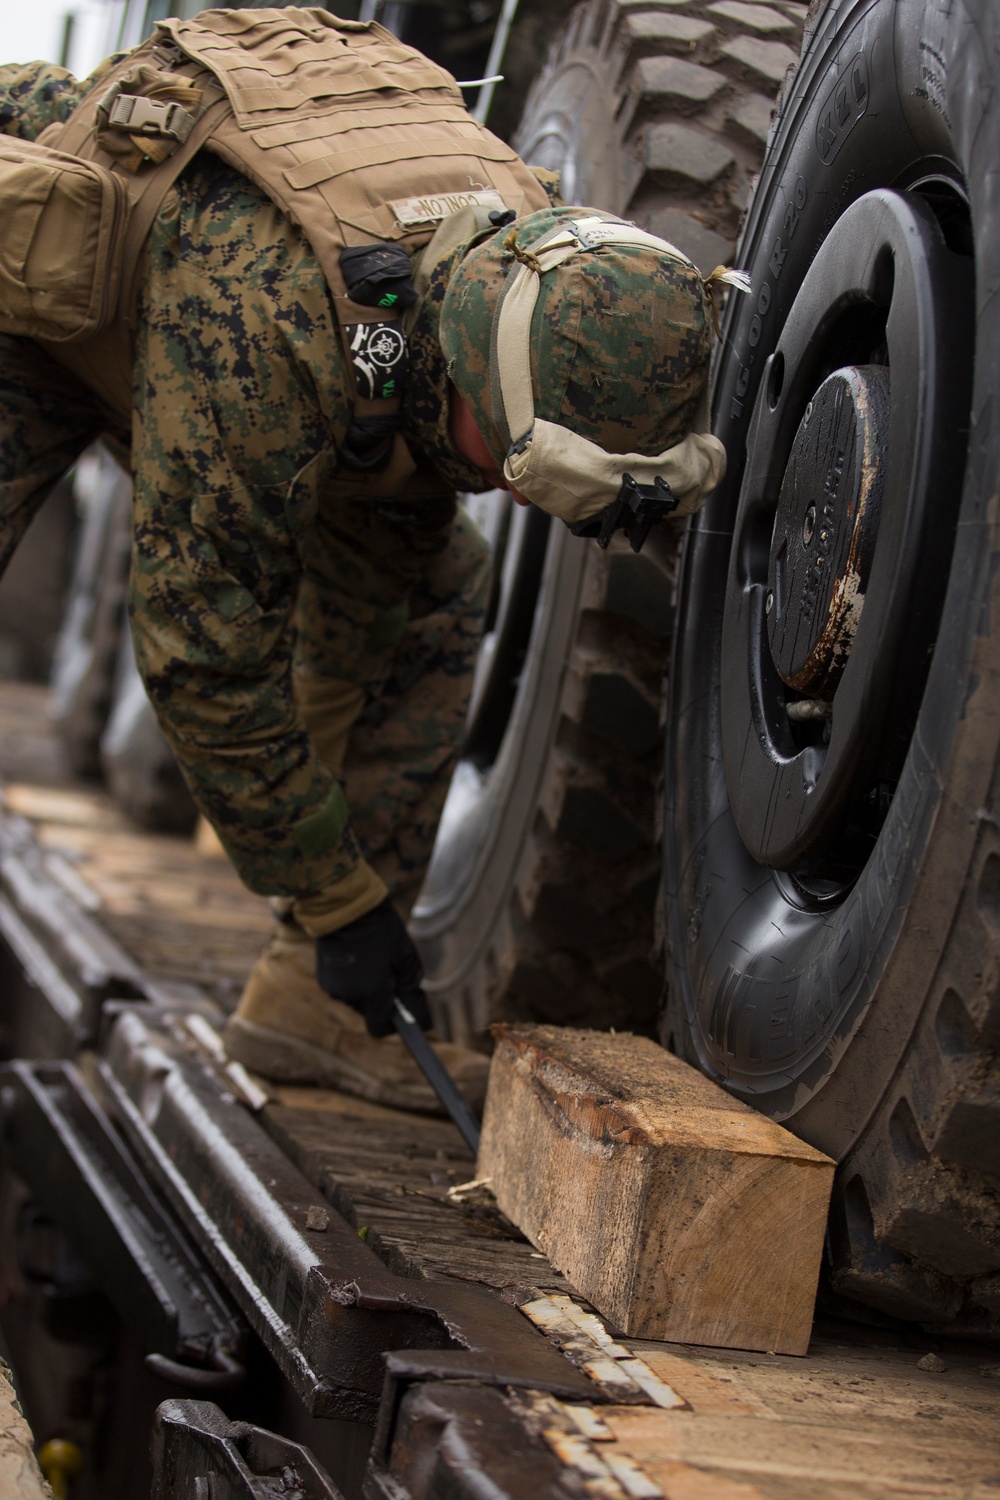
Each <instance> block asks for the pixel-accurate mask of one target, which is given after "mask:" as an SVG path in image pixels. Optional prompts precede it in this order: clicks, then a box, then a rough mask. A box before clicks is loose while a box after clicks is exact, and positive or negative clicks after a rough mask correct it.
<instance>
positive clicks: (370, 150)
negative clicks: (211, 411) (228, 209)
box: [0, 7, 548, 420]
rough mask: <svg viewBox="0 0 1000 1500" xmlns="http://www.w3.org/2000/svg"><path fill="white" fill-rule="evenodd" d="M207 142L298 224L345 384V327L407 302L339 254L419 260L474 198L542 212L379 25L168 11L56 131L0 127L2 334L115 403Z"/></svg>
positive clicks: (525, 182) (389, 400)
mask: <svg viewBox="0 0 1000 1500" xmlns="http://www.w3.org/2000/svg"><path fill="white" fill-rule="evenodd" d="M202 149H206V150H209V151H213V152H214V153H215V154H216V155H218V156H220V157H222V158H223V160H224V161H226V162H228V163H229V164H230V165H231V166H233V167H235V168H236V169H237V170H238V171H239V172H241V173H243V175H244V176H246V177H248V178H250V179H251V181H253V182H255V183H257V184H258V185H259V186H260V187H261V188H263V190H264V191H265V192H266V193H267V194H268V196H269V197H270V198H272V199H273V201H274V202H275V203H276V204H277V206H278V208H279V209H280V210H281V211H282V213H283V214H284V215H285V216H286V217H287V218H288V219H290V220H291V222H292V223H293V224H296V225H298V226H299V227H300V228H301V229H302V231H303V233H304V234H305V236H306V238H307V239H308V241H309V244H310V246H311V248H312V250H313V252H314V253H315V255H316V258H317V260H318V261H319V263H320V266H321V267H322V270H323V273H324V276H325V277H326V280H327V283H328V285H329V287H330V291H331V294H332V296H333V299H334V306H335V308H336V312H337V318H338V323H339V326H340V330H341V336H342V338H343V340H344V343H345V353H346V368H347V369H348V371H349V372H350V378H351V379H352V381H353V380H354V369H353V363H352V358H351V349H350V344H349V338H350V332H349V331H356V330H357V328H358V325H361V324H365V323H372V322H379V323H391V322H393V321H395V320H396V319H397V318H398V316H399V314H398V311H396V310H395V309H387V308H384V307H369V306H363V305H361V304H358V303H355V302H353V301H351V299H350V297H349V296H348V294H347V287H346V283H345V281H344V277H343V274H342V272H341V268H340V253H341V251H342V250H343V249H344V248H345V247H347V246H356V245H365V244H373V243H379V242H396V243H398V244H400V245H401V246H402V247H403V248H404V249H405V250H406V251H407V252H408V253H412V252H414V251H416V250H418V249H420V248H421V247H422V246H423V245H425V244H426V243H427V242H428V241H429V240H430V238H431V236H432V234H433V232H434V230H435V229H436V228H437V226H438V224H439V222H440V221H441V219H443V218H444V217H446V216H448V215H449V214H450V213H452V212H454V211H456V210H457V209H459V208H461V207H464V206H467V205H469V204H480V205H483V206H484V207H492V206H496V207H501V206H503V207H506V208H509V209H513V210H514V212H515V214H517V215H521V214H525V213H532V212H534V211H535V210H536V209H540V208H544V207H546V206H547V204H548V198H547V196H546V194H545V191H544V189H543V188H542V187H541V186H540V184H539V182H538V180H537V178H536V177H534V176H533V175H532V173H531V172H530V171H529V170H528V168H527V167H525V166H524V164H523V163H522V162H521V161H520V159H519V158H518V156H517V155H516V153H515V152H514V151H513V150H512V149H511V148H510V147H509V146H507V145H505V144H504V143H503V142H502V141H500V140H498V139H497V137H496V136H494V135H491V133H490V132H489V131H488V130H486V129H485V128H484V127H483V126H482V125H480V124H478V122H477V121H475V120H474V119H472V118H471V116H470V115H469V114H468V112H467V111H466V109H465V106H464V104H463V101H462V96H461V93H460V92H459V89H458V86H457V84H456V83H455V80H454V79H453V78H452V76H451V74H450V73H447V72H446V71H445V70H444V69H443V68H439V67H438V66H437V65H436V64H434V63H432V62H430V61H429V60H428V59H427V58H425V57H423V56H422V55H421V54H420V53H419V52H416V51H415V50H414V49H413V48H411V47H407V46H404V45H403V44H402V43H401V42H400V41H398V40H397V39H396V38H395V37H394V36H393V35H392V34H391V33H390V32H388V31H386V30H385V29H384V28H383V27H381V26H379V25H377V24H376V23H374V22H368V23H361V22H356V21H343V20H339V19H338V18H337V17H336V16H333V15H331V14H330V13H329V12H327V11H323V10H306V9H298V8H294V7H289V8H288V9H287V10H277V9H274V10H249V11H247V10H217V11H206V12H203V13H202V14H201V15H199V16H198V17H197V18H196V19H194V20H188V21H185V20H176V19H168V20H164V21H161V22H160V23H159V25H158V27H157V30H156V32H155V34H154V35H153V36H152V37H151V38H150V39H149V40H148V41H147V42H145V43H143V45H142V46H140V47H138V48H136V49H135V50H134V51H132V52H130V53H129V54H128V56H127V57H125V58H124V59H123V60H122V61H121V62H119V63H117V64H116V65H115V66H114V67H112V68H111V69H110V70H109V71H108V72H107V73H106V74H105V75H104V76H103V77H102V78H101V80H100V82H99V83H98V84H97V86H96V87H95V88H94V89H93V90H92V91H91V92H90V93H89V94H88V95H87V96H86V97H85V98H84V99H83V100H82V101H81V103H80V104H79V105H78V107H77V108H76V110H75V111H74V112H73V114H72V115H71V116H70V118H69V119H68V120H67V121H66V123H65V124H60V125H52V126H50V127H49V128H48V129H47V130H45V131H44V132H43V133H42V135H41V136H40V138H39V141H38V142H37V143H25V142H21V141H16V140H13V139H11V140H10V141H7V140H5V139H4V138H0V219H2V220H3V222H10V221H9V220H8V219H7V218H6V216H5V212H4V208H3V205H4V200H5V197H6V193H7V185H8V183H9V184H10V188H11V190H13V191H14V192H16V194H18V195H19V198H20V201H21V203H22V206H23V204H24V202H25V200H26V198H27V200H28V207H27V209H23V207H22V212H21V215H20V218H19V220H18V226H19V227H18V235H17V237H16V243H12V238H11V236H9V235H8V236H6V237H5V238H6V242H7V243H6V245H5V249H4V251H3V253H2V254H0V329H2V330H4V331H7V332H10V333H16V334H23V335H27V336H29V337H34V338H36V339H38V340H39V341H40V342H43V343H45V344H46V345H47V346H48V347H50V348H51V350H52V352H53V353H54V354H56V355H57V357H58V358H59V359H60V361H61V362H62V363H64V364H67V365H69V366H70V367H71V368H73V369H75V370H76V371H77V372H78V373H79V374H80V375H81V376H82V377H83V378H84V379H85V380H86V381H87V383H88V384H89V385H90V386H91V387H92V388H94V389H95V390H96V391H97V393H98V395H100V396H102V397H103V398H104V399H105V400H106V401H107V402H108V403H109V405H111V407H112V409H114V410H116V411H118V412H120V413H122V415H127V413H128V411H129V409H130V404H131V364H132V358H131V341H132V331H133V327H134V321H135V316H136V310H137V305H138V295H137V294H138V289H139V283H140V278H141V272H142V266H143V255H142V251H143V246H144V245H145V242H146V239H147V237H148V234H149V231H150V229H151V227H152V224H153V221H154V219H155V217H156V215H157V213H158V211H159V209H160V207H161V205H162V203H163V201H164V199H165V198H166V196H167V194H168V193H169V192H170V190H171V188H172V186H173V184H174V182H175V180H176V179H177V177H178V175H179V174H180V172H181V171H182V170H183V169H184V167H185V166H186V165H187V163H188V162H189V161H190V160H191V159H192V157H193V156H194V155H195V153H196V152H197V151H199V150H202ZM60 167H61V169H62V170H61V171H60ZM71 173H72V174H75V176H73V177H72V179H71V178H70V176H69V175H67V174H71ZM43 174H44V175H45V181H44V184H41V182H40V178H41V175H43ZM32 182H34V183H35V184H36V186H35V189H34V192H33V193H32V192H31V191H29V188H30V184H31V183H32ZM60 182H64V183H65V184H69V185H71V186H72V188H73V192H70V191H68V188H64V190H63V191H62V192H60V191H59V184H60ZM123 190H124V191H123ZM73 215H76V217H75V218H74V217H73ZM67 246H70V247H72V249H73V254H72V258H71V260H72V263H71V264H70V263H69V262H68V261H67V257H66V248H65V247H67ZM81 250H82V253H81ZM46 257H47V259H46ZM60 288H61V289H62V292H63V293H64V294H65V295H64V296H63V302H64V304H65V306H64V307H63V308H62V309H60V306H59V302H60ZM60 312H61V313H62V316H63V319H64V321H63V323H62V324H60V322H59V317H60ZM353 395H354V415H355V419H356V420H357V419H363V418H366V417H374V416H391V415H393V414H394V413H395V412H396V411H397V410H398V406H399V396H398V395H393V396H386V397H372V398H365V397H364V396H362V395H359V393H358V391H357V388H356V384H355V389H354V392H353Z"/></svg>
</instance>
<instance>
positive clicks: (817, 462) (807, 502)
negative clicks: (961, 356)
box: [765, 365, 889, 697]
mask: <svg viewBox="0 0 1000 1500" xmlns="http://www.w3.org/2000/svg"><path fill="white" fill-rule="evenodd" d="M888 429H889V372H888V370H886V369H884V368H882V367H880V366H877V365H860V366H857V365H855V366H848V367H847V368H845V369H842V370H836V371H835V372H834V373H833V374H832V375H830V376H829V377H828V378H827V379H826V380H824V382H823V384H822V385H821V386H820V388H819V390H818V391H817V392H816V394H815V396H814V397H813V399H812V400H811V401H810V402H809V404H808V406H807V407H806V410H805V413H804V415H803V417H802V421H801V422H800V423H799V428H798V432H797V433H796V435H795V441H794V443H793V444H792V451H791V455H790V457H789V461H788V468H787V469H786V471H785V478H784V482H783V483H782V486H781V494H780V497H779V500H778V509H777V515H776V519H775V527H774V540H773V542H772V546H771V558H770V566H769V569H768V578H767V597H766V600H765V614H766V617H767V638H768V644H769V646H770V648H771V657H772V659H773V661H774V665H775V667H776V668H777V670H778V675H779V676H780V677H781V678H782V680H783V681H784V682H785V683H787V685H788V686H789V687H790V688H794V689H795V690H796V691H797V692H800V693H804V694H806V695H807V696H809V697H827V696H829V695H831V694H832V692H833V690H834V689H835V687H836V685H837V683H838V682H839V680H840V677H841V675H842V673H843V670H844V667H845V666H846V664H847V659H848V657H849V655H850V651H851V645H852V643H853V641H854V637H855V634H856V633H857V629H858V623H859V621H860V618H861V610H862V607H863V605H864V599H865V590H866V588H867V586H868V577H869V574H870V572H871V561H872V556H873V554H874V551H875V538H876V535H877V531H878V520H879V514H880V511H881V505H882V491H883V488H884V479H885V461H884V455H885V444H886V441H887V437H888Z"/></svg>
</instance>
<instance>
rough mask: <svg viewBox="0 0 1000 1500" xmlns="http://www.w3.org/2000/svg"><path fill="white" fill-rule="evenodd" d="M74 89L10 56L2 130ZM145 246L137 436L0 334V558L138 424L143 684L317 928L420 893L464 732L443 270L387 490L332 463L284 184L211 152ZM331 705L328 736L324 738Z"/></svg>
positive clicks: (465, 682)
mask: <svg viewBox="0 0 1000 1500" xmlns="http://www.w3.org/2000/svg"><path fill="white" fill-rule="evenodd" d="M86 87H87V85H85V84H78V83H76V82H75V80H73V79H72V78H71V77H70V76H69V75H68V74H66V73H65V72H64V71H63V70H61V69H57V68H53V67H51V66H47V65H42V64H35V65H32V66H31V67H29V68H4V69H0V128H2V129H4V130H6V131H8V132H11V133H16V134H20V135H22V136H26V137H28V138H33V137H34V136H36V135H37V134H38V132H39V131H40V130H41V129H42V128H43V127H44V125H46V124H47V123H49V121H50V120H53V119H64V118H65V117H66V115H67V114H68V113H69V111H70V109H71V108H72V107H73V105H74V104H75V103H76V101H77V99H78V98H79V97H80V96H81V95H82V93H83V91H84V89H85V88H86ZM146 253H147V261H148V263H147V267H146V269H145V272H144V278H143V292H142V300H141V309H140V319H139V330H138V337H137V342H136V348H135V366H134V386H133V410H132V413H131V431H130V432H129V431H128V430H127V424H128V420H129V417H128V414H127V413H108V412H102V411H101V410H100V408H99V406H98V404H97V402H96V401H95V399H94V398H93V397H91V396H90V395H89V394H88V392H87V391H86V390H84V389H82V388H81V387H80V386H79V385H78V384H77V383H76V382H75V381H73V380H71V379H70V378H69V377H68V375H66V373H65V372H63V371H62V370H61V369H60V368H59V366H58V365H56V364H55V363H54V362H53V361H52V360H50V359H49V358H48V357H47V356H46V355H44V354H43V353H42V352H41V351H40V350H38V349H37V348H36V347H34V346H33V345H31V344H30V343H28V342H27V341H22V340H15V339H5V340H3V344H2V348H0V506H2V510H0V514H2V531H0V558H2V560H3V561H6V559H7V558H8V557H9V555H10V553H11V552H12V551H13V549H14V547H15V546H16V543H17V541H18V539H19V537H20V535H21V534H22V532H23V530H24V527H25V526H26V524H27V521H28V520H29V519H30V516H31V514H32V513H33V510H34V509H35V508H37V505H38V503H40V500H41V498H42V497H43V495H44V493H45V491H46V488H47V486H48V485H49V484H50V483H51V481H52V480H53V479H54V478H55V477H56V476H57V475H58V474H59V473H60V472H61V471H62V470H63V469H64V468H65V467H66V465H67V464H68V463H70V462H71V461H72V460H73V459H74V458H75V457H76V456H77V454H78V453H79V452H80V450H81V449H82V448H83V447H84V446H85V445H86V444H87V443H88V442H89V441H91V440H92V439H93V438H94V437H95V436H96V435H97V434H98V433H99V432H100V431H102V430H105V429H107V428H109V427H110V429H111V431H112V432H113V433H114V434H116V435H117V436H118V437H119V438H121V439H123V440H126V441H128V440H130V444H131V456H132V471H133V485H134V517H135V523H134V525H135V529H134V551H133V568H132V599H131V611H132V619H133V626H134V635H135V643H136V655H137V659H138V663H139V668H140V671H141V673H142V675H143V678H144V681H145V683H146V686H147V689H148V691H149V693H150V696H151V698H152V700H153V703H154V705H155V706H156V709H157V712H158V714H159V716H160V719H161V723H162V724H163V727H164V729H165V731H166V733H167V735H168V737H169V739H170V741H171V744H172V745H173V747H174V750H175V752H176V754H177V757H178V760H179V761H180V764H181V766H182V768H183V770H184V773H185V776H186V777H187V779H188V781H189V784H190V786H191V789H192V791H193V793H194V795H195V798H196V800H197V802H198V804H199V806H200V807H201V808H202V810H203V811H204V812H205V814H206V815H207V816H208V818H209V819H210V821H211V822H212V823H213V824H214V826H215V827H216V829H217V830H218V832H219V835H220V837H221V839H222V841H223V843H224V845H225V847H226V849H227V851H228V853H229V854H230V856H231V858H232V860H233V862H234V864H235V865H236V868H237V869H238V871H239V873H240V874H241V876H242V877H243V879H244V881H245V882H246V883H247V884H248V885H249V886H250V887H251V888H252V889H254V890H257V891H261V892H264V893H268V894H278V895H286V896H292V897H298V898H304V899H303V902H302V914H303V915H304V916H305V917H306V918H307V919H308V918H309V917H310V916H311V917H312V920H311V921H309V922H307V925H308V926H309V927H310V929H311V930H314V931H316V932H318V931H322V930H324V929H325V928H329V927H332V926H339V925H341V924H342V923H344V922H347V921H349V920H351V919H352V918H353V916H355V915H358V914H360V912H361V911H363V910H367V909H368V908H369V907H370V906H372V905H374V904H375V903H376V901H377V900H378V899H379V898H380V895H381V894H383V893H384V888H383V886H382V882H383V881H384V882H385V885H386V886H388V887H389V889H390V890H391V891H392V892H393V893H394V894H395V895H396V896H397V898H398V899H399V900H401V901H403V902H404V903H405V902H408V901H409V900H412V897H413V896H414V895H415V892H416V888H417V886H418V885H419V880H420V876H421V874H422V871H423V868H424V866H425V864H426V861H427V859H428V856H429V853H430V847H431V843H432V841H433V836H434V830H435V827H436V824H437V820H438V816H439V813H440V809H441V805H442V802H443V798H444V794H445V791H446V789H447V784H448V778H449V775H450V772H451V768H452V766H453V764H454V760H455V757H456V754H457V750H458V745H459V741H460V736H461V727H462V721H463V717H464V709H465V704H466V700H467V695H468V689H469V685H470V682H471V672H472V666H473V662H474V658H475V653H476V650H477V646H478V641H479V636H480V631H481V625H482V618H483V611H484V605H485V590H486V583H487V578H488V552H487V549H486V545H485V543H484V541H483V539H482V538H481V536H480V535H479V533H478V532H477V531H476V529H475V527H474V526H473V525H472V523H471V522H470V521H469V520H468V518H467V517H466V516H465V515H464V513H463V512H456V502H455V489H456V487H462V488H470V489H473V488H481V487H482V480H481V476H480V475H479V474H478V472H477V471H475V470H474V469H472V468H471V467H470V466H468V465H467V464H465V463H464V461H462V460H461V459H460V458H459V457H458V456H457V455H456V454H455V452H454V450H453V449H452V448H451V446H450V443H449V440H448V433H447V408H448V403H447V372H446V367H445V362H444V357H443V355H442V353H441V348H440V343H439V340H438V337H437V332H436V329H437V319H438V314H439V310H440V305H441V301H442V298H443V294H444V289H445V285H446V281H447V274H448V269H449V267H448V264H447V263H446V264H445V265H444V266H443V267H440V268H439V269H438V273H437V276H436V279H435V281H434V283H433V284H432V286H431V289H430V293H429V295H428V297H427V299H426V302H425V304H424V308H423V311H422V313H421V318H420V322H419V324H418V326H417V328H416V330H415V332H414V334H413V337H412V340H411V350H412V362H411V369H412V373H411V377H410V384H409V388H408V391H407V395H406V399H405V403H404V414H403V429H402V430H403V436H404V438H405V440H406V442H407V444H408V446H409V448H410V450H411V452H412V454H413V455H414V458H415V461H416V467H415V471H414V473H413V474H412V476H411V477H410V479H409V481H408V482H407V483H406V484H405V485H404V486H403V487H402V493H398V492H397V493H396V494H394V495H386V494H384V493H383V494H380V493H379V489H380V483H379V476H378V474H375V475H372V476H367V475H356V474H352V473H350V472H349V471H346V470H339V471H338V467H337V450H338V447H339V445H340V443H341V441H342V439H343V436H344V434H345V432H346V430H347V426H348V422H349V420H350V404H349V396H348V394H347V390H348V386H347V381H346V379H345V373H344V368H343V355H342V346H341V344H340V342H339V338H338V335H337V330H336V327H335V323H334V317H333V313H332V310H331V304H330V299H329V295H328V291H327V287H326V283H325V281H324V278H323V276H322V273H321V271H320V268H319V265H318V263H317V261H316V259H315V257H314V256H313V254H312V252H311V251H310V249H309V246H308V245H307V243H306V242H305V240H304V239H303V237H302V235H301V234H300V233H299V232H298V231H297V230H295V229H294V228H293V227H292V226H291V225H290V224H289V223H288V222H287V220H285V219H284V218H283V217H282V215H281V214H280V213H279V211H278V209H277V208H276V207H275V206H274V204H273V203H272V202H271V200H270V199H269V198H268V197H267V196H266V195H265V194H264V193H263V192H262V191H261V190H259V189H258V188H256V187H254V186H253V185H251V184H250V183H249V182H248V181H247V180H246V179H244V178H243V177H241V176H240V175H239V174H237V173H236V172H234V171H233V170H232V169H231V168H229V167H227V166H225V165H224V164H223V163H221V162H220V161H219V160H217V159H216V158H214V157H212V156H211V155H209V154H207V153H203V154H202V155H200V156H198V157H196V158H195V160H194V162H193V163H192V164H191V165H190V166H189V167H188V168H187V170H186V171H185V173H184V174H183V176H182V177H181V178H180V179H179V181H178V183H177V186H176V190H175V192H174V193H173V194H172V195H171V196H170V197H169V198H168V199H167V201H166V203H165V204H164V207H163V208H162V210H161V212H160V214H159V216H158V218H157V221H156V223H155V225H154V228H153V231H152V234H151V236H150V239H149V242H148V248H147V252H146ZM456 253H457V252H456ZM295 682H298V684H299V686H300V691H299V692H298V693H296V690H295V688H294V686H293V684H294V683H295ZM296 699H298V700H299V702H298V705H297V703H296ZM331 703H333V704H335V705H338V706H339V707H338V712H339V719H338V718H337V714H335V715H334V717H335V719H337V723H338V724H339V726H340V727H339V730H338V732H337V733H335V734H333V735H329V734H328V735H326V736H324V713H323V709H324V705H326V706H327V707H329V705H330V704H331ZM352 719H353V727H352V728H351V731H350V734H349V736H348V735H347V733H346V726H347V724H349V723H350V721H351V720H352ZM310 731H311V732H310ZM345 742H346V755H345ZM324 747H325V750H326V759H327V761H328V764H324V763H323V759H321V755H320V753H319V750H320V749H323V748H324ZM341 760H342V767H341V764H340V762H341ZM341 771H342V777H341V776H338V774H336V773H338V772H341ZM348 806H350V818H349V819H348ZM330 887H337V888H338V892H339V894H338V897H337V900H336V903H335V905H336V914H335V915H334V916H333V917H330V915H329V910H328V908H329V902H328V901H326V899H325V897H324V895H323V893H325V892H327V891H328V890H329V888H330ZM310 897H312V898H314V899H313V902H312V904H311V903H310V900H309V898H310Z"/></svg>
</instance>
